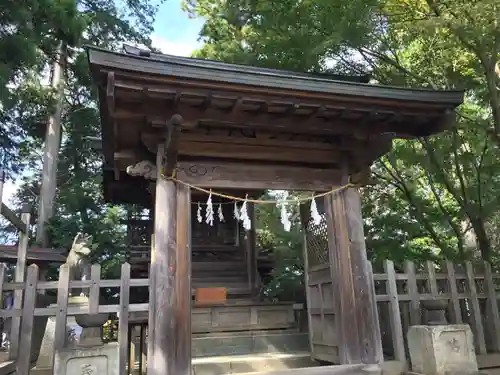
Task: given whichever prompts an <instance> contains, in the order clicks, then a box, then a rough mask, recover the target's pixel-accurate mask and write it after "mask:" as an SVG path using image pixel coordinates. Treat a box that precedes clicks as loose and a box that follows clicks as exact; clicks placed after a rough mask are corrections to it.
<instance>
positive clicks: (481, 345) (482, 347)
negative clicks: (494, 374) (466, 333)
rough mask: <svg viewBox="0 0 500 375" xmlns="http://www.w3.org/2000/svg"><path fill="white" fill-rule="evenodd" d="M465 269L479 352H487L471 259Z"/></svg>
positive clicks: (466, 263)
mask: <svg viewBox="0 0 500 375" xmlns="http://www.w3.org/2000/svg"><path fill="white" fill-rule="evenodd" d="M465 270H466V274H467V282H468V284H469V294H470V301H471V305H472V311H471V313H472V314H471V315H472V319H473V320H474V331H475V332H474V336H475V339H476V343H477V350H478V354H486V353H487V350H486V342H485V340H484V329H483V322H482V321H481V320H482V319H481V309H480V307H479V300H478V298H477V288H476V280H475V276H474V268H473V267H472V263H471V261H469V260H468V261H466V262H465Z"/></svg>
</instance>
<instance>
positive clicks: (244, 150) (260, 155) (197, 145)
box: [141, 133, 341, 165]
mask: <svg viewBox="0 0 500 375" xmlns="http://www.w3.org/2000/svg"><path fill="white" fill-rule="evenodd" d="M141 138H142V141H143V143H144V144H145V145H146V147H147V148H148V149H150V150H155V151H156V148H157V145H158V140H159V137H158V134H155V133H143V134H142V136H141ZM178 154H179V156H190V157H200V158H204V157H212V158H231V159H242V160H266V161H277V162H292V163H293V162H295V163H316V164H330V165H331V164H333V163H335V161H336V160H337V159H338V158H339V157H340V155H341V154H340V152H339V151H338V150H335V149H334V148H333V147H331V148H330V149H325V148H324V147H321V148H318V149H305V148H303V149H298V148H293V147H290V148H288V147H287V144H286V142H283V144H282V145H281V146H277V145H249V144H244V143H237V142H225V143H224V142H210V141H209V140H207V141H186V140H184V139H182V137H181V139H180V141H179V142H178Z"/></svg>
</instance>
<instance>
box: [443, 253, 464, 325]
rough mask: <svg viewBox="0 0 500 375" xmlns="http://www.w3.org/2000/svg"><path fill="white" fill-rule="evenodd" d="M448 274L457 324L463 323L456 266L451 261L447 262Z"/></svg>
mask: <svg viewBox="0 0 500 375" xmlns="http://www.w3.org/2000/svg"><path fill="white" fill-rule="evenodd" d="M446 272H447V273H448V284H449V286H450V293H451V303H452V305H453V315H454V316H455V321H454V322H453V323H455V324H461V323H462V310H461V309H460V300H459V298H458V289H457V279H456V277H455V265H454V264H453V262H451V261H449V260H448V261H447V262H446Z"/></svg>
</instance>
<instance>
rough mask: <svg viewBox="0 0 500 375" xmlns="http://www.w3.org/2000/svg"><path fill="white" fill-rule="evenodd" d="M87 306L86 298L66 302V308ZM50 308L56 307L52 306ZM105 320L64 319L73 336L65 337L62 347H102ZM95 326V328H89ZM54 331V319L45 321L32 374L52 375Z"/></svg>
mask: <svg viewBox="0 0 500 375" xmlns="http://www.w3.org/2000/svg"><path fill="white" fill-rule="evenodd" d="M87 304H88V298H87V297H83V296H76V297H70V298H69V300H68V307H70V306H71V307H72V306H85V305H87ZM50 307H57V305H55V304H52V305H50ZM106 319H107V315H103V314H97V315H89V316H87V315H78V316H76V317H75V316H68V317H67V319H66V327H67V330H68V331H69V330H73V331H74V334H75V336H74V337H73V338H72V339H70V338H69V336H67V337H66V342H65V345H64V348H65V350H68V351H69V350H70V349H72V348H78V347H79V346H84V347H92V346H96V347H101V346H103V343H102V338H101V330H102V328H101V327H102V325H103V324H104V322H105V321H106ZM92 325H96V326H97V327H91V326H92ZM55 330H56V318H55V317H50V318H48V320H47V324H46V327H45V333H44V335H43V340H42V343H41V348H40V354H39V355H38V359H37V361H36V365H35V368H34V369H32V372H33V373H34V374H40V375H42V374H52V368H53V364H54V337H55Z"/></svg>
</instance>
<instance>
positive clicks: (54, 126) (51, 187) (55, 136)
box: [36, 43, 67, 247]
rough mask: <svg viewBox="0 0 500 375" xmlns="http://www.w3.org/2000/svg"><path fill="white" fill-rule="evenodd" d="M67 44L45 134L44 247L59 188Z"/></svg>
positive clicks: (40, 239) (40, 226) (39, 238)
mask: <svg viewBox="0 0 500 375" xmlns="http://www.w3.org/2000/svg"><path fill="white" fill-rule="evenodd" d="M66 58H67V46H66V45H65V44H64V43H61V47H60V49H59V57H58V59H57V60H56V61H55V62H54V68H53V73H52V87H53V88H55V89H57V93H56V95H57V97H56V99H57V101H56V106H55V109H54V112H53V113H52V114H51V115H50V117H49V121H48V124H47V131H46V135H45V149H44V156H43V171H42V185H41V188H40V201H39V204H38V222H37V233H36V242H37V243H38V244H39V245H40V246H42V247H49V246H50V244H49V237H48V232H47V221H48V220H50V219H51V218H52V216H53V214H54V198H55V195H56V188H57V178H56V177H57V159H58V154H59V148H60V145H61V112H62V108H63V99H64V70H65V68H66Z"/></svg>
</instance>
